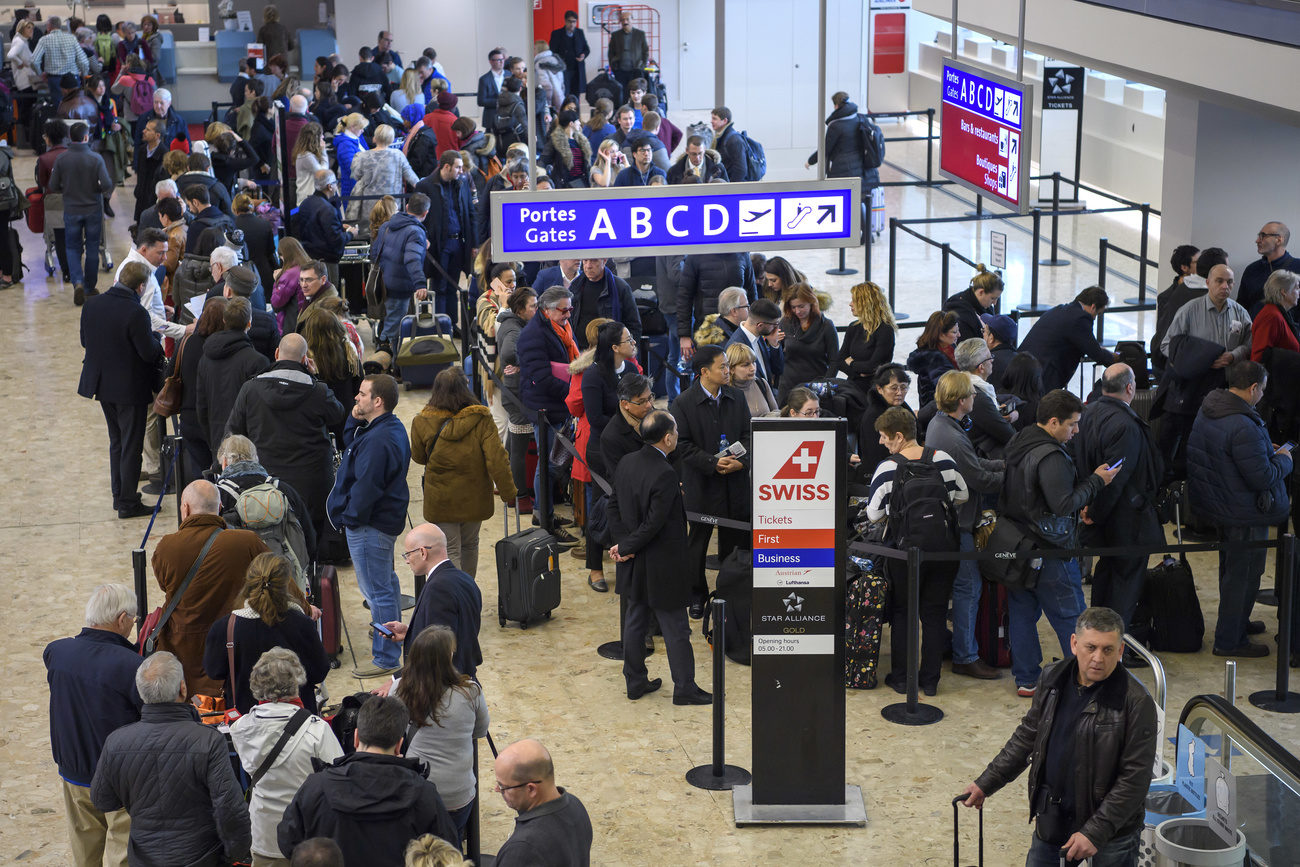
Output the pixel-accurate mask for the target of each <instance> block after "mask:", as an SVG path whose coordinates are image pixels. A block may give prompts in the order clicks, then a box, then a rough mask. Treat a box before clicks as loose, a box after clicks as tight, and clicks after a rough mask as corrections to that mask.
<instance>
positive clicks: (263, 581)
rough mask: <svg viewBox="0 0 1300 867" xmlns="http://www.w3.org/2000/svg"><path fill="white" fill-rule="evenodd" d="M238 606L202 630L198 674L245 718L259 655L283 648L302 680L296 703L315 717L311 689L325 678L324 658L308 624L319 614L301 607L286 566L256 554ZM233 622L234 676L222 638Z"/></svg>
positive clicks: (254, 702) (313, 627) (301, 600)
mask: <svg viewBox="0 0 1300 867" xmlns="http://www.w3.org/2000/svg"><path fill="white" fill-rule="evenodd" d="M241 601H242V602H243V606H242V607H240V608H236V609H235V610H234V611H232V612H231V613H230V615H229V616H227V617H222V618H221V619H220V620H218V621H217V622H216V623H214V624H212V628H211V629H209V630H208V639H207V643H206V644H205V645H204V649H203V670H204V672H206V673H207V675H208V677H210V678H212V679H213V680H218V681H225V684H226V689H225V694H226V707H228V708H229V707H234V708H236V709H237V710H238V711H239V712H240V713H241V714H243V713H248V712H249V710H251V709H252V708H253V707H254V706H255V705H257V703H258V702H257V699H255V698H254V697H253V690H252V688H251V686H250V675H251V673H252V671H253V666H254V665H255V664H256V663H257V661H258V660H259V659H261V657H262V654H263V653H265V652H266V651H268V650H270V649H271V648H273V647H283V648H286V649H288V650H291V651H293V652H294V653H296V654H297V655H298V659H299V661H300V662H301V663H302V667H303V669H304V670H305V671H306V673H307V680H306V682H305V683H303V684H301V685H300V688H299V690H298V701H300V702H301V703H302V706H303V707H305V708H307V710H309V711H311V712H312V713H316V712H317V710H318V708H317V707H316V684H318V683H322V682H323V681H324V680H325V676H326V675H327V674H329V670H330V663H329V658H328V657H327V656H326V655H325V647H324V645H322V644H321V640H320V636H319V635H318V634H317V633H316V624H315V623H313V622H312V621H313V620H315V619H316V618H318V617H320V610H319V609H317V608H314V607H312V606H310V605H308V604H307V600H306V599H304V598H303V595H302V591H300V590H299V589H298V586H297V585H296V584H295V583H294V581H293V571H292V569H291V567H290V566H289V563H288V562H287V561H286V560H284V559H283V558H281V557H277V556H275V555H274V554H258V555H257V556H256V557H254V558H253V562H252V563H250V564H249V566H248V574H247V576H246V577H245V579H244V590H243V593H242V595H241ZM232 621H233V622H234V644H235V647H234V658H235V664H234V672H233V675H232V672H231V670H230V668H231V667H230V661H229V660H230V657H229V654H228V652H227V648H226V638H227V634H228V630H229V628H230V624H231V622H232Z"/></svg>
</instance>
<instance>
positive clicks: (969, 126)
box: [939, 60, 1033, 214]
mask: <svg viewBox="0 0 1300 867" xmlns="http://www.w3.org/2000/svg"><path fill="white" fill-rule="evenodd" d="M942 86H943V117H942V119H941V122H940V128H939V130H940V131H939V136H940V142H939V145H940V157H939V170H940V172H941V173H942V174H943V175H944V176H945V177H948V178H950V179H952V180H954V181H956V182H957V183H959V184H961V185H962V186H964V187H967V188H968V189H970V190H973V191H974V192H976V193H979V194H981V195H983V196H985V197H987V198H990V199H993V200H995V201H998V202H1001V203H1002V204H1004V205H1006V206H1007V207H1009V208H1011V209H1013V210H1016V211H1019V212H1020V213H1022V214H1027V213H1029V195H1028V193H1029V151H1030V147H1029V134H1030V131H1031V129H1032V123H1031V121H1032V114H1031V106H1032V105H1033V88H1032V86H1031V85H1026V84H1024V83H1021V82H1016V81H1012V80H1011V79H1007V78H1002V77H1001V76H996V75H990V74H989V73H986V72H977V71H975V70H973V69H970V68H968V67H966V66H964V65H962V64H959V63H956V62H954V61H951V60H948V61H944V68H943V81H942Z"/></svg>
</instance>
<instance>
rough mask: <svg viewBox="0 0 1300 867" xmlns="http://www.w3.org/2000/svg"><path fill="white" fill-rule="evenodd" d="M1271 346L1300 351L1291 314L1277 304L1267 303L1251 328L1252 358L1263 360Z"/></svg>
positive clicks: (1299, 342)
mask: <svg viewBox="0 0 1300 867" xmlns="http://www.w3.org/2000/svg"><path fill="white" fill-rule="evenodd" d="M1270 346H1276V347H1278V348H1280V349H1289V350H1291V351H1292V352H1300V341H1298V340H1297V339H1296V332H1295V324H1294V322H1293V321H1292V319H1291V315H1290V313H1289V312H1288V311H1286V310H1283V309H1282V308H1281V307H1278V306H1277V305H1276V304H1265V305H1264V306H1263V307H1262V308H1261V309H1260V311H1259V313H1258V314H1257V315H1256V316H1255V321H1254V323H1253V324H1252V325H1251V328H1250V360H1251V361H1260V360H1262V359H1263V357H1264V350H1266V349H1268V348H1269V347H1270Z"/></svg>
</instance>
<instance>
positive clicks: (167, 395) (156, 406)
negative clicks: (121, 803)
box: [153, 334, 190, 418]
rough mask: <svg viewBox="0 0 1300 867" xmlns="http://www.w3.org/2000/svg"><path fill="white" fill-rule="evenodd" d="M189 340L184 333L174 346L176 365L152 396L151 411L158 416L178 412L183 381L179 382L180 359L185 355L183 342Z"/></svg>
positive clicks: (166, 415) (163, 416) (182, 394)
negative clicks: (175, 346)
mask: <svg viewBox="0 0 1300 867" xmlns="http://www.w3.org/2000/svg"><path fill="white" fill-rule="evenodd" d="M189 342H190V335H188V334H187V335H185V337H184V338H183V339H182V340H181V345H180V346H178V347H177V348H176V366H175V367H173V368H172V375H171V376H169V377H167V379H166V380H165V381H164V382H163V384H162V388H160V389H158V393H157V394H155V395H154V397H153V411H154V414H156V415H157V416H158V417H159V418H169V417H170V416H173V415H175V414H176V413H178V412H180V408H181V399H182V398H183V396H184V383H182V382H181V360H182V359H183V358H184V357H185V344H187V343H189Z"/></svg>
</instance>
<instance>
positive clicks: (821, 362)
mask: <svg viewBox="0 0 1300 867" xmlns="http://www.w3.org/2000/svg"><path fill="white" fill-rule="evenodd" d="M781 330H782V331H784V332H785V341H784V342H783V343H782V345H781V349H782V353H783V355H784V356H785V370H784V371H783V372H782V373H781V383H780V389H779V390H778V391H777V395H776V402H777V403H778V404H780V405H781V406H785V399H786V398H787V397H788V396H789V394H790V389H792V388H794V387H795V386H797V385H803V384H804V383H805V382H812V381H813V380H815V379H824V378H826V377H827V376H832V377H833V376H834V375H835V370H834V368H835V363H836V360H837V358H838V357H839V349H840V341H839V335H838V334H837V333H836V331H835V323H834V322H832V321H831V320H830V319H828V318H827V317H826V316H825V315H824V314H823V315H820V316H818V317H817V318H816V319H814V320H813V321H812V322H811V323H809V325H808V330H807V331H804V330H803V329H802V328H800V326H799V321H798V320H797V319H796V320H791V319H788V318H787V319H782V320H781Z"/></svg>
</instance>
